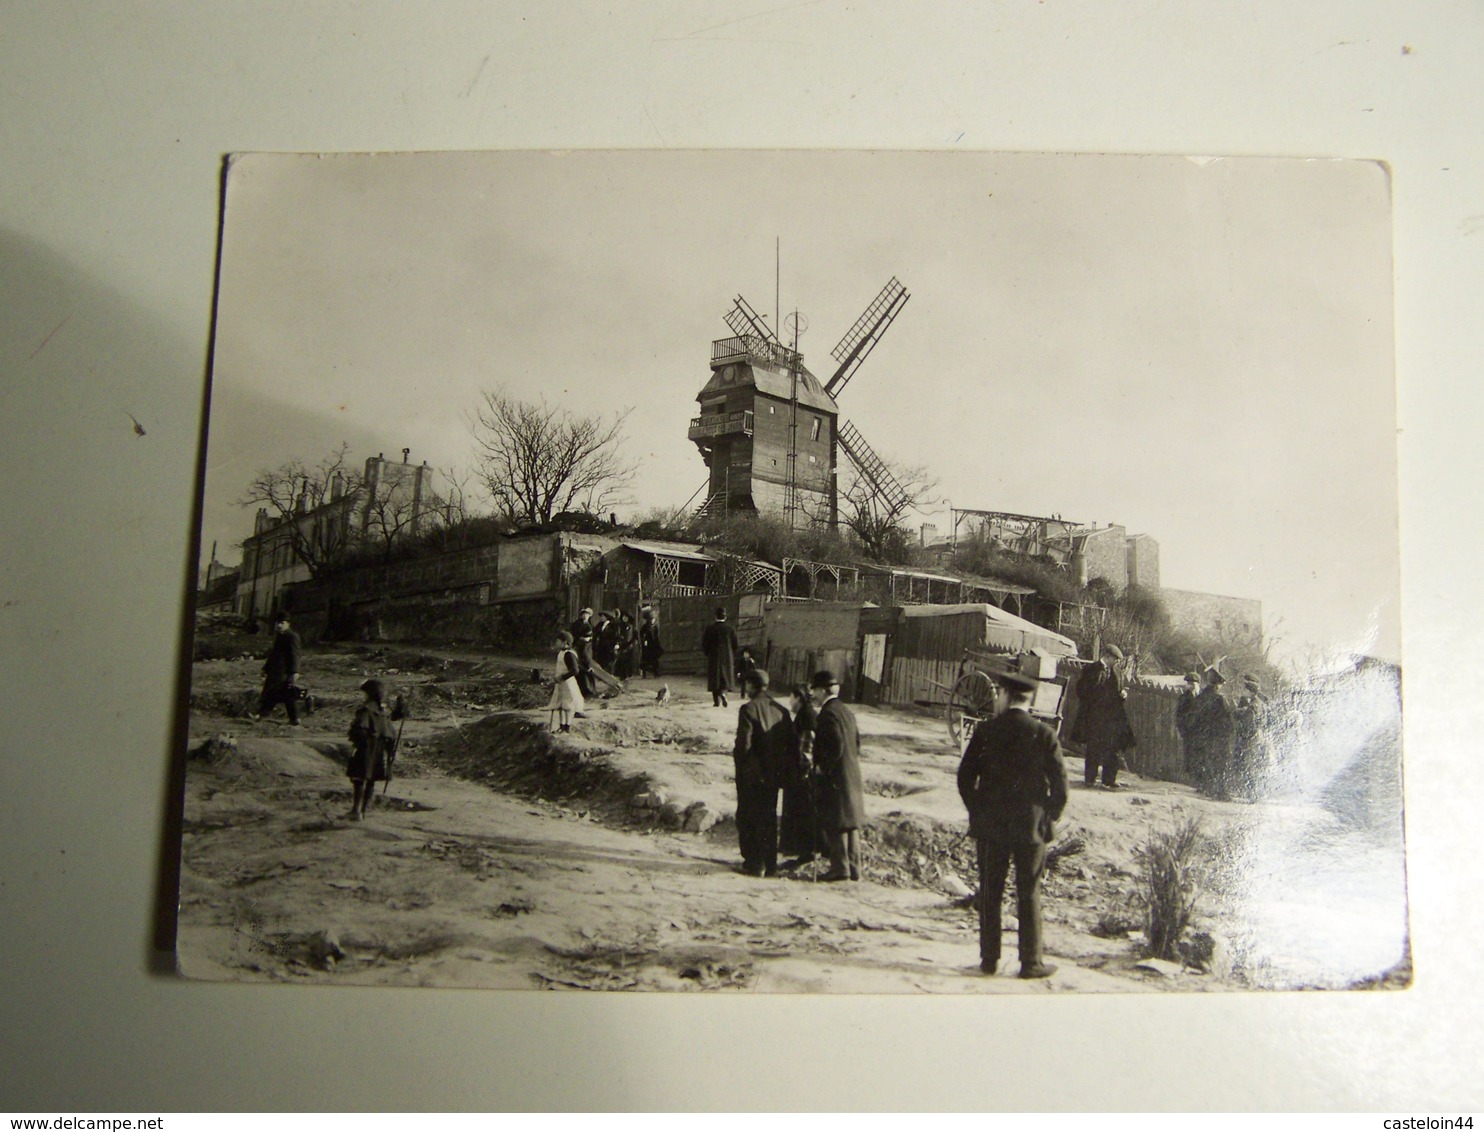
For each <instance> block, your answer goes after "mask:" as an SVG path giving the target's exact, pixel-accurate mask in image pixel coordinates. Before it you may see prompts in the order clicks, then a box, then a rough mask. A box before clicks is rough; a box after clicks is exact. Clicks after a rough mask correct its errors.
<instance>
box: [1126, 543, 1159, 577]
mask: <svg viewBox="0 0 1484 1132" xmlns="http://www.w3.org/2000/svg"><path fill="white" fill-rule="evenodd" d="M1127 545H1128V584H1129V585H1131V586H1142V587H1143V588H1144V589H1146V590H1157V589H1159V543H1157V542H1156V541H1155V540H1154V539H1152V538H1150V537H1149V536H1148V535H1130V536H1129V538H1128V544H1127Z"/></svg>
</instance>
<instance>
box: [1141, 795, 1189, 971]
mask: <svg viewBox="0 0 1484 1132" xmlns="http://www.w3.org/2000/svg"><path fill="white" fill-rule="evenodd" d="M1204 842H1205V835H1204V834H1203V833H1202V832H1201V822H1200V819H1199V818H1187V819H1186V820H1184V821H1181V822H1179V823H1177V824H1176V825H1175V826H1174V827H1172V828H1170V829H1156V830H1153V831H1151V832H1150V834H1149V838H1148V840H1146V841H1145V842H1144V844H1143V845H1141V846H1139V847H1138V848H1137V849H1135V850H1134V857H1135V858H1136V859H1137V861H1138V862H1139V868H1140V873H1139V901H1140V903H1141V904H1142V905H1143V907H1144V930H1145V934H1146V935H1147V936H1148V940H1149V954H1150V955H1151V956H1153V957H1154V958H1156V959H1172V960H1175V961H1177V962H1178V961H1179V959H1180V938H1181V936H1183V935H1184V934H1185V929H1186V928H1187V927H1189V926H1190V921H1191V918H1192V917H1193V916H1194V915H1195V909H1196V901H1197V900H1198V898H1199V895H1200V880H1199V872H1200V866H1199V863H1198V858H1199V856H1200V853H1201V847H1202V845H1203V844H1204Z"/></svg>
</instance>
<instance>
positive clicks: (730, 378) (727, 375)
mask: <svg viewBox="0 0 1484 1132" xmlns="http://www.w3.org/2000/svg"><path fill="white" fill-rule="evenodd" d="M749 385H750V386H752V387H754V388H755V389H756V390H757V391H758V392H759V393H762V394H764V395H765V396H768V397H774V398H777V399H778V400H780V401H787V400H789V397H790V393H791V390H792V386H793V380H792V378H790V377H789V375H788V373H787V372H783V373H778V372H775V371H774V370H772V369H770V368H769V367H767V366H763V365H757V364H748V363H746V362H729V363H727V364H726V365H722V366H717V367H716V368H715V369H714V370H712V371H711V380H710V381H708V382H707V383H706V385H705V387H704V388H703V389H702V390H701V392H700V393H698V394H697V395H696V400H698V401H699V400H701V399H702V398H703V397H707V396H709V395H711V394H714V393H725V392H727V391H728V390H730V389H736V388H738V387H739V386H741V387H746V386H749ZM799 404H800V405H805V406H807V407H808V408H811V409H817V410H819V411H820V412H822V413H830V414H832V415H838V414H839V412H840V406H838V405H836V404H835V399H834V398H833V397H831V396H830V395H829V394H828V393H826V392H825V391H824V387H823V386H821V385H820V384H819V379H818V378H817V377H815V376H814V375H813V374H812V373H810V372H809V371H808V370H807V369H803V370H800V371H799Z"/></svg>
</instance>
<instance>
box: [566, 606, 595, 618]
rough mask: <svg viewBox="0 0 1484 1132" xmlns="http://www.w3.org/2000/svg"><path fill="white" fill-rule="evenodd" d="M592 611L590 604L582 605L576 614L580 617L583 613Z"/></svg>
mask: <svg viewBox="0 0 1484 1132" xmlns="http://www.w3.org/2000/svg"><path fill="white" fill-rule="evenodd" d="M568 608H571V607H570V606H569V607H568ZM592 611H593V609H592V606H590V605H584V606H583V607H582V608H581V609H580V610H579V611H578V613H577V616H579V617H581V616H582V615H583V614H584V613H591V612H592Z"/></svg>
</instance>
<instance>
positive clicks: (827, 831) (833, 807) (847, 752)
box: [809, 672, 866, 880]
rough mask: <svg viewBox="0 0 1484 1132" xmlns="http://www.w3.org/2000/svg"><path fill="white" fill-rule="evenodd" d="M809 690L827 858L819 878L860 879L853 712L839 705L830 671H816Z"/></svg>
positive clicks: (861, 821)
mask: <svg viewBox="0 0 1484 1132" xmlns="http://www.w3.org/2000/svg"><path fill="white" fill-rule="evenodd" d="M809 689H810V691H811V692H812V693H813V694H814V699H815V703H816V704H817V705H818V706H819V716H818V718H817V719H816V720H815V722H814V782H815V806H816V813H815V816H816V818H817V819H818V821H819V828H820V832H821V833H822V834H823V836H824V842H825V846H826V848H827V850H828V852H829V857H830V868H829V871H828V872H827V873H825V874H824V878H823V879H825V880H860V878H861V851H860V833H859V830H860V828H861V826H863V825H865V824H866V800H865V791H864V790H863V788H862V786H861V758H860V731H859V729H858V728H857V727H856V724H855V714H854V713H853V712H852V711H851V710H850V709H849V708H848V707H846V706H845V705H844V704H843V703H841V701H840V681H839V680H838V679H836V677H835V674H834V673H833V672H816V673H815V674H814V679H813V680H811V681H810V682H809Z"/></svg>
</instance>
